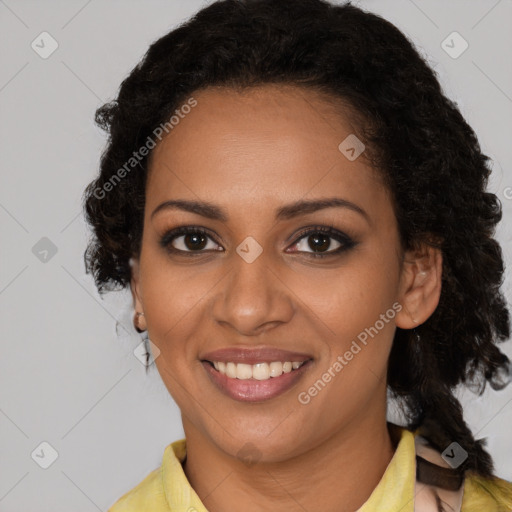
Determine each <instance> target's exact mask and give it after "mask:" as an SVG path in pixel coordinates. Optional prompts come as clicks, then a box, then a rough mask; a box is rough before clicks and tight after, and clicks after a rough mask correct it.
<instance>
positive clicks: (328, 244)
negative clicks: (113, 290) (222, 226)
mask: <svg viewBox="0 0 512 512" xmlns="http://www.w3.org/2000/svg"><path fill="white" fill-rule="evenodd" d="M160 245H161V246H162V247H163V248H164V249H166V250H167V251H168V252H170V253H174V254H178V255H184V256H195V255H198V254H201V253H206V252H211V251H224V249H222V247H221V246H220V245H219V244H217V243H216V242H215V240H214V239H213V236H212V235H211V234H210V233H209V232H208V231H207V230H206V229H204V228H200V227H196V226H183V227H179V228H175V229H172V230H170V231H168V232H166V233H165V234H164V235H163V236H162V238H161V239H160ZM355 245H357V242H355V241H353V240H352V239H351V238H350V237H349V236H348V235H345V234H344V233H342V232H340V231H338V230H337V229H335V228H334V227H333V226H314V227H310V228H305V229H304V230H302V231H301V232H300V233H299V237H298V238H297V240H296V242H295V243H294V245H293V246H292V248H293V247H295V248H296V249H294V250H292V251H291V252H292V253H305V254H308V257H314V258H325V257H327V256H335V255H337V254H340V253H342V252H344V251H347V250H349V249H351V248H352V247H354V246H355ZM333 246H334V247H333ZM308 248H309V249H311V252H309V251H308V250H307V249H308Z"/></svg>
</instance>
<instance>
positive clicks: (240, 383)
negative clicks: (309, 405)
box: [202, 359, 311, 402]
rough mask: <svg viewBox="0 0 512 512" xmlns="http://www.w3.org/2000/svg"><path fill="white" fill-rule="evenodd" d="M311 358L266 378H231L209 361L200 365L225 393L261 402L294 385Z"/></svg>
mask: <svg viewBox="0 0 512 512" xmlns="http://www.w3.org/2000/svg"><path fill="white" fill-rule="evenodd" d="M310 363H311V359H310V360H308V361H306V362H305V363H304V364H303V365H301V366H300V367H299V368H297V369H296V370H292V371H291V372H288V373H283V374H282V375H280V376H279V377H270V379H267V380H257V379H252V378H251V379H232V378H230V377H227V376H226V375H223V374H222V373H220V372H218V371H217V370H216V369H215V368H214V367H213V366H212V365H211V364H210V363H207V362H205V361H202V365H203V367H204V369H205V370H206V373H207V374H208V376H209V377H210V379H211V380H212V382H213V383H214V384H215V385H216V386H217V387H218V388H219V389H220V391H222V392H223V393H224V394H225V395H227V396H229V397H230V398H233V400H239V401H242V402H261V401H264V400H270V399H271V398H275V397H276V396H278V395H280V394H281V393H284V392H285V391H287V390H288V389H290V388H291V387H292V386H293V385H295V384H296V383H297V382H298V381H299V379H300V378H301V377H302V375H303V374H304V372H305V371H307V369H308V368H309V365H310Z"/></svg>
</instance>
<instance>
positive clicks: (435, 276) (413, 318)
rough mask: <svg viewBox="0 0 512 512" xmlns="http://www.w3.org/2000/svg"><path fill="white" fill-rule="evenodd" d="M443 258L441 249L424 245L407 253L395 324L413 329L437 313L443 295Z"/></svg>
mask: <svg viewBox="0 0 512 512" xmlns="http://www.w3.org/2000/svg"><path fill="white" fill-rule="evenodd" d="M442 269H443V257H442V252H441V250H440V249H439V248H435V247H432V246H430V245H427V244H424V245H422V247H421V248H420V249H419V250H414V251H410V252H407V253H406V255H405V258H404V262H403V265H402V274H401V279H400V291H399V298H398V301H399V303H400V304H401V305H402V310H401V311H400V312H399V313H397V315H396V317H395V318H396V325H397V327H400V328H402V329H413V328H414V327H417V326H418V325H420V324H422V323H423V322H425V321H426V320H427V319H428V318H429V317H430V316H431V315H432V313H433V312H434V311H435V309H436V307H437V305H438V304H439V298H440V296H441V284H442Z"/></svg>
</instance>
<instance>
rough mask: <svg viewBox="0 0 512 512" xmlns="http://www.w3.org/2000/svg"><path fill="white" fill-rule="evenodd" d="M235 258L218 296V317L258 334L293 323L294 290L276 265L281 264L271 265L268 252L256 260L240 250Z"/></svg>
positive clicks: (221, 321) (225, 324) (247, 333)
mask: <svg viewBox="0 0 512 512" xmlns="http://www.w3.org/2000/svg"><path fill="white" fill-rule="evenodd" d="M232 260H233V261H232V262H230V263H229V265H230V267H231V271H230V272H229V273H228V275H227V276H226V277H225V278H224V279H223V280H222V284H221V286H220V288H219V289H218V293H217V295H216V296H215V299H214V300H215V302H214V305H213V315H214V320H215V321H216V322H217V323H218V324H220V325H222V326H223V327H226V328H230V329H232V330H234V331H236V333H238V334H242V335H245V336H257V335H258V334H261V333H263V332H266V331H267V330H269V329H272V328H274V327H277V326H279V325H281V324H285V323H288V322H290V320H291V319H292V317H293V315H294V312H295V308H294V303H293V300H292V297H293V292H292V291H291V290H290V289H289V288H288V287H287V286H286V284H285V283H284V282H283V280H282V276H280V275H279V270H278V269H277V268H274V267H277V266H276V265H274V266H271V265H270V264H269V262H268V261H267V258H266V256H265V251H263V253H262V254H261V255H260V256H259V257H258V258H256V260H254V261H253V262H252V263H248V262H247V261H245V260H244V259H243V258H242V257H240V256H239V255H238V254H237V253H234V254H233V257H232ZM219 284H220V283H219Z"/></svg>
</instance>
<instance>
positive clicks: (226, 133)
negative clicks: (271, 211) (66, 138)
mask: <svg viewBox="0 0 512 512" xmlns="http://www.w3.org/2000/svg"><path fill="white" fill-rule="evenodd" d="M193 98H194V99H195V100H196V101H197V105H196V106H195V107H194V108H192V109H191V111H190V112H189V113H188V114H186V115H184V116H183V118H182V119H181V120H180V122H179V123H178V124H177V125H176V126H175V127H174V128H173V129H172V130H171V131H170V133H169V134H168V135H166V136H165V137H164V138H163V140H162V141H161V142H160V143H159V144H158V145H157V147H156V148H155V149H154V150H153V154H152V158H151V162H150V173H149V179H148V184H147V196H148V197H147V200H148V201H147V202H149V203H150V204H152V203H154V202H156V201H160V200H162V201H163V200H166V199H169V197H167V196H169V194H171V195H173V196H180V197H185V196H186V197H187V198H190V199H197V198H198V197H200V198H201V199H204V200H209V201H212V202H217V203H222V202H223V201H224V202H225V203H226V204H228V203H229V204H233V205H234V204H235V203H236V202H237V201H239V202H240V203H245V204H246V205H247V204H250V203H252V202H256V203H257V202H258V201H261V199H266V200H271V201H273V202H279V203H282V202H284V201H285V200H286V199H288V200H290V201H293V200H296V199H297V198H301V197H303V196H304V195H305V194H307V193H308V192H310V193H311V194H312V195H315V196H316V197H318V196H326V195H331V196H332V195H333V193H336V192H339V194H343V193H344V192H347V193H350V194H351V195H352V196H353V198H356V197H357V196H359V197H361V196H362V195H365V196H366V198H367V201H369V202H372V201H374V202H375V201H378V200H379V196H380V195H382V193H383V191H384V190H383V185H382V182H381V180H380V176H379V174H378V172H377V171H375V170H374V169H372V168H371V167H370V166H369V165H367V162H366V160H365V158H364V153H363V155H361V156H360V157H359V158H357V159H356V160H353V161H350V160H349V159H347V158H346V157H345V156H344V155H343V154H342V153H341V151H340V149H339V145H340V143H342V141H344V140H345V139H346V138H347V137H349V136H353V134H354V132H355V129H354V126H353V125H352V123H351V117H350V111H349V110H348V109H346V108H344V106H343V103H341V102H338V103H336V102H335V101H334V100H329V98H327V97H326V96H324V95H321V94H320V93H317V92H316V91H313V90H307V89H302V88H298V87H294V86H283V85H280V86H277V85H265V86H259V87H254V88H250V89H246V90H244V91H242V92H240V91H236V90H233V89H229V88H208V89H204V90H201V91H197V92H196V93H194V94H193ZM345 195H346V194H345ZM276 204H277V203H276Z"/></svg>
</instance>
